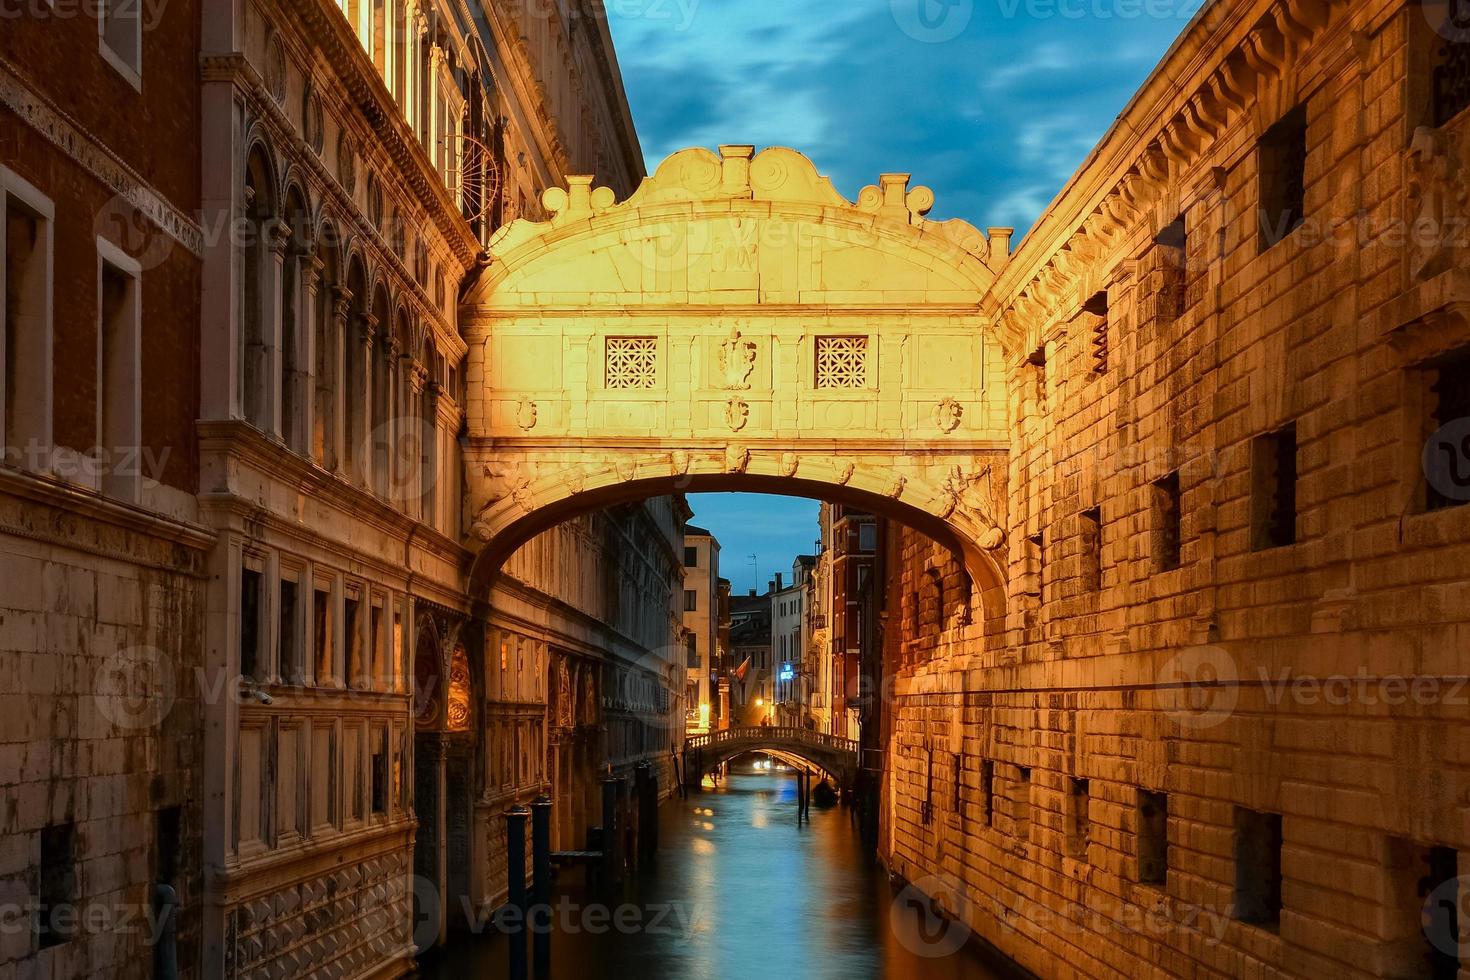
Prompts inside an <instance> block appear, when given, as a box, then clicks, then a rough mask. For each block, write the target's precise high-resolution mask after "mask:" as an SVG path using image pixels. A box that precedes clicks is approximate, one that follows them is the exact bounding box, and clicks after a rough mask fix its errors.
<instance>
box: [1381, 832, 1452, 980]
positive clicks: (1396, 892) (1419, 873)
mask: <svg viewBox="0 0 1470 980" xmlns="http://www.w3.org/2000/svg"><path fill="white" fill-rule="evenodd" d="M1387 843H1388V847H1387V848H1386V856H1387V858H1388V867H1387V871H1388V873H1389V875H1388V877H1389V884H1390V887H1391V888H1392V898H1391V899H1390V908H1389V909H1388V910H1387V911H1388V916H1387V917H1386V922H1385V926H1386V928H1385V929H1384V931H1383V933H1382V935H1383V936H1384V938H1385V940H1387V942H1388V949H1387V957H1388V958H1387V960H1386V963H1387V964H1392V965H1391V966H1390V969H1389V970H1388V971H1386V973H1385V975H1387V976H1396V977H1397V976H1403V977H1408V976H1418V977H1425V978H1426V980H1455V978H1456V977H1457V976H1459V968H1460V962H1459V956H1458V955H1457V954H1458V952H1459V949H1460V918H1461V914H1460V909H1461V904H1460V903H1461V902H1462V901H1464V898H1465V895H1464V889H1463V888H1462V886H1461V878H1460V875H1459V863H1460V856H1459V853H1458V852H1457V851H1455V850H1454V849H1453V848H1449V847H1424V846H1422V845H1417V844H1414V843H1413V842H1411V841H1406V840H1403V839H1400V838H1390V839H1389V840H1388V842H1387Z"/></svg>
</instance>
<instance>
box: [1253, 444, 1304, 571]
mask: <svg viewBox="0 0 1470 980" xmlns="http://www.w3.org/2000/svg"><path fill="white" fill-rule="evenodd" d="M1251 471H1252V472H1251V476H1252V478H1251V547H1252V548H1253V549H1254V550H1256V551H1262V550H1264V549H1266V548H1280V547H1283V546H1285V545H1289V544H1294V543H1295V542H1296V474H1297V462H1296V423H1295V422H1293V423H1292V424H1291V425H1288V426H1286V427H1285V428H1283V429H1278V430H1277V431H1275V432H1272V433H1268V434H1267V435H1264V436H1258V437H1257V438H1256V439H1255V441H1254V443H1253V444H1252V446H1251Z"/></svg>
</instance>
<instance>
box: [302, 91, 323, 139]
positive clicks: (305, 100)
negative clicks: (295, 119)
mask: <svg viewBox="0 0 1470 980" xmlns="http://www.w3.org/2000/svg"><path fill="white" fill-rule="evenodd" d="M301 137H302V138H303V139H304V140H306V145H307V146H310V147H311V149H312V152H313V153H315V154H316V155H317V156H321V153H322V147H323V146H324V145H326V141H327V129H326V125H325V124H324V123H323V122H322V99H321V96H319V95H317V93H316V89H315V87H314V86H313V85H312V84H311V83H310V82H307V84H306V94H305V95H304V96H302V99H301Z"/></svg>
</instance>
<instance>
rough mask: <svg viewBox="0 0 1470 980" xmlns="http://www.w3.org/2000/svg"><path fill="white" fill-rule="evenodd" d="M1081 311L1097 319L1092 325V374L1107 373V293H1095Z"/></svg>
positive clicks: (1105, 291)
mask: <svg viewBox="0 0 1470 980" xmlns="http://www.w3.org/2000/svg"><path fill="white" fill-rule="evenodd" d="M1082 309H1083V310H1085V311H1086V312H1088V313H1091V314H1092V315H1093V316H1094V317H1096V318H1097V319H1096V320H1095V321H1094V323H1093V324H1092V373H1093V375H1094V376H1096V375H1102V374H1107V373H1108V291H1107V290H1106V289H1104V290H1102V291H1100V292H1098V293H1095V294H1094V295H1093V297H1092V298H1091V299H1089V300H1088V301H1087V302H1086V303H1083V304H1082Z"/></svg>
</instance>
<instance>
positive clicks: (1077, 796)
mask: <svg viewBox="0 0 1470 980" xmlns="http://www.w3.org/2000/svg"><path fill="white" fill-rule="evenodd" d="M1091 803H1092V792H1091V786H1090V784H1089V783H1088V782H1087V780H1085V779H1079V778H1076V777H1074V778H1072V779H1071V780H1069V781H1068V793H1067V850H1068V851H1069V852H1070V853H1071V855H1072V856H1073V857H1075V858H1077V859H1079V860H1082V861H1086V860H1087V845H1088V843H1089V842H1090V841H1091V838H1092V815H1091V814H1090V813H1089V812H1088V808H1089V806H1090V805H1091Z"/></svg>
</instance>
